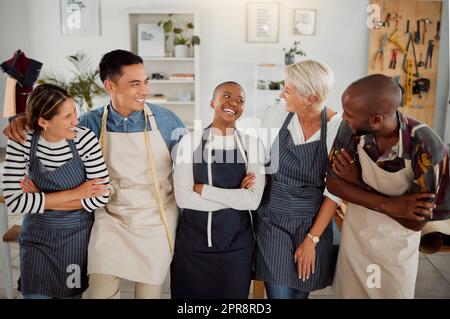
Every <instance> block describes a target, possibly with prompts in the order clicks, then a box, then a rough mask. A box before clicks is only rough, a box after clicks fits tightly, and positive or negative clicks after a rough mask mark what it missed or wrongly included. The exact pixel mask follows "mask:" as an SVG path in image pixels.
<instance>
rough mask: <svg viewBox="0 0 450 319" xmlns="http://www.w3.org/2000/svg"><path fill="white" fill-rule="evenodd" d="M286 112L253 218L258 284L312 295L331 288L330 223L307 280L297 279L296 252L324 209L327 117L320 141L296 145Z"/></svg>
mask: <svg viewBox="0 0 450 319" xmlns="http://www.w3.org/2000/svg"><path fill="white" fill-rule="evenodd" d="M294 115H295V113H289V115H288V116H287V118H286V120H285V121H284V123H283V126H282V127H281V130H280V132H279V136H278V138H279V152H278V154H277V152H275V151H274V149H275V148H274V147H272V151H271V158H272V162H273V161H274V157H275V156H277V155H278V156H279V158H278V160H279V166H278V170H277V171H276V173H274V174H272V175H268V177H269V178H268V184H267V186H266V188H265V190H264V195H263V200H262V202H261V204H260V206H259V208H258V210H257V214H256V216H255V228H256V242H257V249H256V260H255V266H256V274H255V276H256V279H258V280H263V281H266V282H270V283H272V284H277V285H282V286H287V287H291V288H294V289H297V290H299V291H313V290H317V289H321V288H324V287H326V286H328V285H330V284H331V282H332V279H333V275H334V269H335V264H336V252H335V250H334V249H333V228H332V223H330V224H329V225H328V226H327V228H326V229H325V231H324V232H323V234H322V236H321V238H320V242H319V243H318V244H317V246H316V271H315V273H314V274H313V275H311V276H310V277H309V279H308V280H306V281H302V280H300V279H299V278H298V277H299V276H298V272H297V265H296V264H295V263H294V253H295V250H296V249H297V247H298V246H299V245H300V244H301V243H302V242H303V240H304V239H305V238H306V236H307V234H308V232H309V230H310V228H311V227H312V225H313V223H314V219H315V217H316V215H317V213H318V211H319V209H320V207H321V205H322V202H323V199H324V196H323V192H324V189H325V173H326V162H327V159H328V154H327V145H326V137H327V112H326V108H324V109H323V111H322V122H321V128H320V140H319V141H314V142H310V143H304V144H300V145H295V144H294V142H293V141H292V137H291V135H290V133H289V130H288V128H287V126H288V124H289V122H290V121H291V119H292V117H293V116H294Z"/></svg>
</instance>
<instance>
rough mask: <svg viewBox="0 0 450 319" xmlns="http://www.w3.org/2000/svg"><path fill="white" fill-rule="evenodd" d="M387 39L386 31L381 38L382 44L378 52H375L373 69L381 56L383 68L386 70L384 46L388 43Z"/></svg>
mask: <svg viewBox="0 0 450 319" xmlns="http://www.w3.org/2000/svg"><path fill="white" fill-rule="evenodd" d="M387 39H388V35H387V33H385V34H384V35H383V37H382V38H381V40H380V46H379V47H378V49H377V52H375V56H374V58H373V66H372V68H373V69H375V67H376V63H377V61H378V59H379V58H381V70H382V71H384V46H385V45H386V42H387Z"/></svg>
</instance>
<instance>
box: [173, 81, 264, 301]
mask: <svg viewBox="0 0 450 319" xmlns="http://www.w3.org/2000/svg"><path fill="white" fill-rule="evenodd" d="M244 103H245V94H244V91H243V89H242V87H241V86H240V85H239V84H238V83H236V82H224V83H221V84H219V85H218V86H217V87H216V89H215V90H214V95H213V99H212V100H211V103H210V106H211V108H213V109H214V118H213V122H212V124H211V125H210V126H208V127H207V128H206V129H205V130H204V131H203V132H199V134H196V132H194V134H188V135H185V136H184V137H183V138H182V140H181V141H180V144H179V146H178V150H177V159H176V166H175V173H174V187H175V199H176V201H177V204H178V206H179V207H180V208H182V209H183V212H182V215H181V217H180V220H179V225H178V230H177V236H176V243H175V255H174V258H173V261H172V267H171V292H172V298H176V299H188V298H189V299H190V298H195V299H197V298H203V299H204V298H214V299H219V298H237V299H245V298H248V294H249V289H250V281H251V270H252V262H253V250H254V237H253V230H252V217H251V213H249V210H255V209H256V208H257V207H258V205H259V202H260V200H261V196H262V193H263V189H264V184H265V179H264V167H263V166H264V164H263V163H264V149H263V146H262V144H261V143H260V142H259V140H258V139H257V138H254V137H251V136H249V135H246V134H243V133H242V132H240V131H239V130H237V129H236V121H237V120H238V119H239V117H240V116H241V115H242V113H243V111H244Z"/></svg>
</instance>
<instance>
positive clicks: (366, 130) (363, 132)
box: [353, 124, 373, 136]
mask: <svg viewBox="0 0 450 319" xmlns="http://www.w3.org/2000/svg"><path fill="white" fill-rule="evenodd" d="M372 133H373V130H372V128H371V127H370V125H368V124H364V126H362V127H361V128H360V129H358V131H356V133H354V134H353V135H355V136H363V135H367V134H372Z"/></svg>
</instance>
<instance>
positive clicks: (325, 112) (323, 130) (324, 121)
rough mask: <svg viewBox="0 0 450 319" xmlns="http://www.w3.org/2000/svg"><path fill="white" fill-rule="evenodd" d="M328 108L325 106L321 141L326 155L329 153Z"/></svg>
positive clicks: (321, 125) (321, 126)
mask: <svg viewBox="0 0 450 319" xmlns="http://www.w3.org/2000/svg"><path fill="white" fill-rule="evenodd" d="M327 124H328V123H327V107H326V106H324V107H323V110H322V121H321V124H320V141H321V142H322V144H323V145H325V153H328V152H327Z"/></svg>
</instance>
